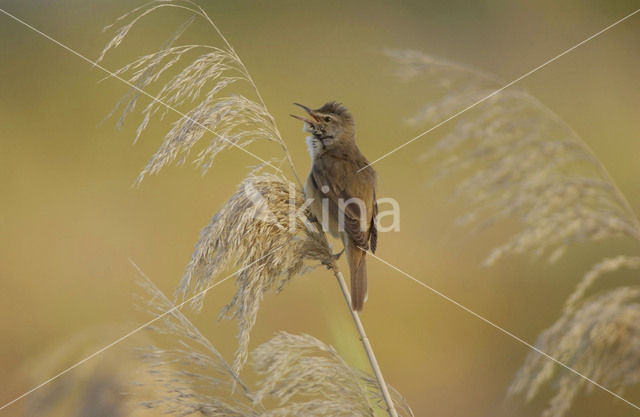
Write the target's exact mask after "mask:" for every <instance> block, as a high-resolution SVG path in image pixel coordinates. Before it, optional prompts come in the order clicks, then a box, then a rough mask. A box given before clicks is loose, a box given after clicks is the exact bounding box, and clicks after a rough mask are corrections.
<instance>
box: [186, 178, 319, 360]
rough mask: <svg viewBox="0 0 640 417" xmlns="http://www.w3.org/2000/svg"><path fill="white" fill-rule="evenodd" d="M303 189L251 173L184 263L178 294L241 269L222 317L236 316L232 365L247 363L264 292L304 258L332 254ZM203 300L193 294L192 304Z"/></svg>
mask: <svg viewBox="0 0 640 417" xmlns="http://www.w3.org/2000/svg"><path fill="white" fill-rule="evenodd" d="M304 204H305V201H304V197H303V195H302V192H300V190H298V189H297V187H296V186H295V184H293V183H291V182H289V181H287V180H286V179H284V178H283V177H281V176H278V175H275V174H258V173H255V172H253V173H251V174H249V176H248V177H247V178H246V179H245V180H244V181H243V182H242V183H241V184H240V186H239V187H238V191H237V192H236V193H235V194H234V195H233V196H232V197H231V198H230V199H229V201H227V203H226V204H225V205H224V206H223V207H222V208H221V209H220V210H219V211H218V212H217V213H216V214H215V215H214V216H213V219H212V220H211V222H210V223H209V225H207V226H206V227H205V228H204V229H203V230H202V233H201V236H200V241H199V242H198V243H197V244H196V249H195V251H194V253H193V256H192V258H191V262H189V265H188V266H187V268H186V271H185V273H184V277H183V278H182V282H181V283H180V286H179V287H178V290H177V291H178V294H179V295H181V296H183V297H184V296H185V295H186V294H187V292H188V291H189V290H191V291H192V292H194V293H198V292H200V291H201V290H202V289H204V288H205V287H207V286H208V285H209V284H210V283H211V281H212V280H213V279H215V278H216V276H217V275H218V274H219V273H220V272H221V271H224V270H226V269H228V268H230V267H233V266H235V267H238V268H241V269H242V272H240V273H239V274H238V276H237V278H236V282H237V285H238V292H237V293H236V295H235V296H234V297H233V299H232V300H231V302H230V303H229V304H228V305H227V306H226V307H225V308H224V309H223V311H222V312H221V314H220V317H229V318H236V319H237V320H238V327H239V334H238V339H239V344H238V351H237V355H236V358H235V360H234V364H233V368H234V370H235V371H236V372H239V371H240V369H241V368H242V365H243V364H244V363H245V362H246V359H247V352H248V347H249V336H250V332H251V328H252V327H253V325H254V324H255V322H256V317H257V314H258V310H259V307H260V302H261V300H262V297H263V294H264V292H266V291H269V290H276V291H280V290H281V289H282V288H283V287H284V286H285V285H286V284H287V282H289V280H290V279H291V278H292V277H293V276H294V275H296V274H300V273H303V272H306V271H308V270H309V267H306V268H305V261H319V262H323V263H328V262H330V260H331V257H332V254H331V249H330V247H329V245H328V244H327V241H326V239H325V237H324V235H323V234H321V233H319V232H317V231H316V228H315V227H314V226H312V225H311V224H310V223H309V221H308V220H307V215H308V213H307V212H306V210H305V206H304ZM201 303H202V298H200V297H199V298H198V299H197V304H196V307H199V306H200V305H201Z"/></svg>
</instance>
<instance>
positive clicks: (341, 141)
mask: <svg viewBox="0 0 640 417" xmlns="http://www.w3.org/2000/svg"><path fill="white" fill-rule="evenodd" d="M294 104H295V105H297V106H299V107H302V108H303V109H304V110H305V111H306V112H307V114H308V115H309V117H301V116H297V115H293V114H292V115H291V116H293V117H295V118H296V119H299V120H302V121H303V122H305V127H304V130H305V131H307V132H309V133H311V135H310V136H309V137H307V146H308V148H309V153H310V154H311V160H312V164H311V172H310V173H309V177H308V178H307V181H306V183H305V186H304V192H305V195H306V197H307V198H309V199H312V202H311V204H310V209H311V212H312V213H313V215H314V216H315V217H316V218H317V219H318V221H320V223H321V224H322V226H323V228H324V229H325V230H327V231H329V233H331V234H332V235H333V236H334V237H336V238H339V239H341V240H342V243H343V244H344V252H345V256H346V258H347V262H348V264H349V270H350V274H351V307H352V308H353V310H355V311H361V310H362V307H363V306H364V302H365V301H366V299H367V266H366V259H365V258H366V250H369V249H370V250H371V252H375V250H376V245H377V240H378V233H377V229H376V215H377V212H378V206H377V203H376V177H377V176H376V172H375V171H374V169H373V168H372V167H371V166H370V165H369V162H368V161H367V159H366V158H365V157H364V155H362V153H361V152H360V150H359V149H358V146H357V145H356V132H355V123H354V121H353V116H351V113H349V111H348V110H347V109H346V107H344V106H343V105H341V104H339V103H337V102H335V101H331V102H329V103H327V104H325V105H324V106H322V107H320V108H319V109H316V110H311V109H310V108H308V107H306V106H303V105H301V104H298V103H294Z"/></svg>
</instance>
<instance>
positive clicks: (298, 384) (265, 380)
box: [140, 275, 413, 417]
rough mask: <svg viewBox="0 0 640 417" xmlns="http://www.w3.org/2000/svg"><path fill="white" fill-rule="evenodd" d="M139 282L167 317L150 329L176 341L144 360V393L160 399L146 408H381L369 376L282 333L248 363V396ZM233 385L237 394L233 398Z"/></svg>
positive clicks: (229, 416)
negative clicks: (252, 383)
mask: <svg viewBox="0 0 640 417" xmlns="http://www.w3.org/2000/svg"><path fill="white" fill-rule="evenodd" d="M140 283H141V287H142V288H144V289H145V290H146V292H147V294H148V299H147V302H146V306H147V308H150V309H151V310H150V312H151V313H152V314H154V315H157V314H163V313H165V312H166V311H169V310H171V314H169V315H166V317H165V318H163V320H162V321H161V322H159V323H160V324H159V325H157V326H154V327H153V330H154V331H155V332H158V333H160V334H168V335H173V336H175V338H176V339H174V344H175V345H176V346H177V347H176V348H171V349H164V348H160V347H152V348H151V349H150V350H147V351H146V353H145V354H144V359H145V360H146V362H147V363H148V364H149V368H148V371H149V373H150V374H151V383H150V384H151V386H150V388H154V389H151V390H150V393H151V395H153V394H154V393H155V394H157V393H162V394H161V397H160V398H157V399H153V400H150V401H146V402H145V403H144V405H145V406H146V407H147V408H151V409H155V410H159V411H163V412H164V413H166V414H169V415H175V416H183V415H189V414H191V413H195V412H199V413H201V414H202V415H206V416H216V417H245V416H246V417H249V416H251V417H257V416H264V417H267V416H300V415H304V416H324V415H331V416H345V417H346V416H362V417H373V416H374V415H375V414H374V413H375V409H376V407H382V405H381V404H382V403H381V401H379V399H380V398H381V394H380V391H379V390H378V386H377V384H376V382H375V381H376V380H375V378H374V377H373V376H371V375H368V374H366V373H364V372H362V371H359V370H356V369H353V368H350V367H349V366H348V365H347V364H346V363H345V362H344V360H343V359H342V358H341V357H340V356H339V355H338V353H337V352H336V351H335V349H334V348H332V347H331V346H327V345H326V344H324V343H322V342H321V341H319V340H318V339H316V338H314V337H311V336H308V335H293V334H289V333H285V332H280V333H278V334H277V335H276V336H275V337H273V338H272V339H271V340H269V341H267V342H266V343H264V344H262V345H260V346H258V347H257V348H256V349H255V350H254V351H253V352H252V355H251V357H252V360H251V362H250V363H251V364H252V365H253V367H254V370H255V371H256V373H257V375H258V377H259V379H258V382H257V386H258V388H257V389H251V388H250V387H249V386H248V385H245V384H244V383H243V382H242V381H241V380H240V378H239V376H238V375H237V374H236V373H235V372H234V371H233V370H232V369H231V367H230V365H229V364H228V363H227V362H226V361H225V360H224V358H223V357H222V356H221V355H220V353H218V351H217V350H216V349H215V347H214V346H213V344H212V343H211V342H210V341H209V340H208V339H207V338H206V337H205V336H203V335H202V334H201V333H200V332H199V331H198V329H197V328H196V327H195V326H194V325H193V324H192V323H191V322H190V321H189V320H188V319H187V318H186V317H185V316H184V315H183V314H182V313H181V312H180V311H179V310H178V309H174V306H173V304H172V303H171V301H169V299H168V298H167V297H166V296H165V295H164V294H163V293H162V292H161V291H160V290H159V289H158V288H157V287H156V286H155V285H154V284H153V283H152V282H151V280H149V278H148V277H146V276H144V275H141V276H140ZM235 384H240V386H241V388H242V389H241V390H235V391H234V385H235ZM141 385H143V386H144V385H145V384H144V383H143V384H141ZM392 391H393V392H394V399H396V401H397V406H398V407H399V409H401V410H403V414H401V415H402V417H412V416H413V413H412V412H411V408H410V407H409V405H408V404H407V403H406V402H405V401H404V400H403V399H402V396H401V395H399V394H398V393H397V391H396V390H394V389H392ZM274 404H275V405H274ZM378 404H380V405H378Z"/></svg>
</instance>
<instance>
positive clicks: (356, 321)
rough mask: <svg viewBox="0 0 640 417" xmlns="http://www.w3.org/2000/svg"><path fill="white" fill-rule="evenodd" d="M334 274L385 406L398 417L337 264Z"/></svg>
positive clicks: (392, 415)
mask: <svg viewBox="0 0 640 417" xmlns="http://www.w3.org/2000/svg"><path fill="white" fill-rule="evenodd" d="M329 268H330V269H331V270H332V271H333V274H334V275H335V277H336V280H338V285H339V286H340V290H341V291H342V295H343V296H344V300H345V301H346V303H347V308H348V309H349V311H350V312H351V317H352V318H353V323H354V324H355V325H356V329H357V330H358V334H359V335H360V340H361V341H362V346H363V347H364V351H365V353H366V354H367V358H368V359H369V364H370V365H371V369H372V370H373V374H374V376H375V377H376V380H377V381H378V385H379V386H380V391H381V392H382V398H383V399H384V402H385V404H386V405H387V412H388V413H389V416H391V417H398V412H397V411H396V408H395V406H394V404H393V400H392V399H391V394H390V393H389V388H388V387H387V383H386V382H385V380H384V376H382V371H381V370H380V365H378V361H377V360H376V355H375V353H373V347H371V343H369V338H368V337H367V333H366V332H365V331H364V326H363V325H362V322H361V321H360V316H359V315H358V313H357V312H356V311H354V310H353V309H352V308H351V294H350V293H349V289H348V288H347V283H346V282H345V280H344V276H343V275H342V272H341V271H340V270H339V269H338V266H337V265H336V264H335V262H332V264H331V265H330V267H329Z"/></svg>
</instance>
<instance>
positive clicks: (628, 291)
mask: <svg viewBox="0 0 640 417" xmlns="http://www.w3.org/2000/svg"><path fill="white" fill-rule="evenodd" d="M536 345H537V346H538V347H539V348H540V349H541V350H542V351H544V352H546V353H548V354H549V355H551V356H553V357H554V358H556V359H558V360H560V361H562V362H563V363H565V364H567V365H568V366H570V367H572V368H573V369H577V370H578V371H579V372H580V373H582V374H583V375H585V376H587V377H589V378H591V379H592V380H594V381H597V382H598V383H599V384H602V385H604V386H606V387H608V388H609V389H612V390H615V391H617V392H618V393H621V392H623V391H624V388H625V387H628V386H632V385H635V384H637V383H638V382H640V288H639V287H638V286H634V287H620V288H617V289H614V290H610V291H608V292H605V293H604V294H601V295H598V296H595V297H592V298H590V299H587V300H586V301H585V302H583V303H582V304H581V305H580V306H579V307H577V308H576V309H575V311H572V312H570V313H565V314H564V315H563V316H562V317H561V318H560V319H559V320H558V321H557V322H556V323H555V324H554V325H553V326H551V327H550V328H549V329H547V330H545V331H544V332H543V333H542V335H541V336H540V337H539V339H538V342H537V344H536ZM558 370H559V368H558V367H556V366H555V364H554V363H553V362H551V361H548V360H547V359H546V358H544V357H543V356H541V355H538V354H535V353H531V354H530V355H529V356H528V357H527V359H526V361H525V363H524V365H523V366H522V368H521V369H520V371H519V372H518V375H517V376H516V378H515V380H514V381H513V383H512V385H511V387H510V388H509V394H511V395H516V394H522V395H524V396H525V399H526V400H527V401H531V400H532V399H533V398H534V397H535V396H536V395H537V394H538V393H539V392H540V390H541V388H542V387H543V385H544V384H545V383H547V382H549V381H550V380H551V379H552V378H554V377H555V378H556V379H557V380H556V383H555V384H554V387H553V389H554V391H555V395H554V396H553V398H552V399H551V400H550V402H549V404H548V406H547V408H546V409H545V411H544V413H543V416H544V417H562V416H563V415H565V413H566V412H567V411H568V410H569V408H570V407H571V405H572V403H573V402H574V400H575V399H576V397H577V395H578V393H579V392H580V391H581V390H585V391H586V392H590V391H592V390H593V388H594V386H593V385H591V384H589V383H588V382H587V381H585V380H584V379H583V378H580V377H578V376H577V375H575V374H573V373H568V372H557V371H558Z"/></svg>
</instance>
